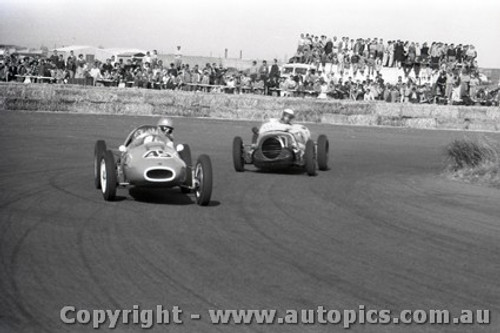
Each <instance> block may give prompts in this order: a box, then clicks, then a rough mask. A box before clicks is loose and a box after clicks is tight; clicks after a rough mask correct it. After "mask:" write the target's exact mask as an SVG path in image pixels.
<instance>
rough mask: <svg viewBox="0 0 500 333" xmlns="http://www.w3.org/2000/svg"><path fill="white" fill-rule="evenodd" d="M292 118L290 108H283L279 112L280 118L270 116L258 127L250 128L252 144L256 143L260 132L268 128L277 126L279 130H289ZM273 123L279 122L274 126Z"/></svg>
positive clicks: (293, 115) (292, 114) (293, 113)
mask: <svg viewBox="0 0 500 333" xmlns="http://www.w3.org/2000/svg"><path fill="white" fill-rule="evenodd" d="M293 118H295V112H294V111H293V110H292V109H285V110H283V112H282V113H281V117H280V119H276V118H271V119H270V120H269V121H268V122H267V123H264V124H263V126H261V128H260V129H259V128H257V127H254V128H252V132H253V136H252V144H253V145H255V144H256V143H257V138H258V137H259V133H260V132H262V131H267V130H268V129H269V128H276V127H279V128H280V129H281V130H284V131H289V130H290V129H291V126H292V119H293ZM273 124H280V125H278V126H276V125H273ZM283 125H285V126H283Z"/></svg>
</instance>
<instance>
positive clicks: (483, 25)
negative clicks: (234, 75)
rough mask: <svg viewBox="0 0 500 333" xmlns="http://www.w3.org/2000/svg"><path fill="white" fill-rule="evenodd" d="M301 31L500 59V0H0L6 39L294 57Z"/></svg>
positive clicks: (490, 62)
mask: <svg viewBox="0 0 500 333" xmlns="http://www.w3.org/2000/svg"><path fill="white" fill-rule="evenodd" d="M300 33H311V34H314V35H326V36H328V37H333V36H337V37H342V36H349V37H351V38H354V39H356V38H359V37H362V38H374V37H378V38H383V39H384V40H385V41H387V40H394V39H401V40H409V41H414V42H420V43H423V42H425V41H427V42H428V43H430V42H432V41H442V42H446V43H454V44H473V45H475V46H476V49H477V51H478V62H479V66H480V67H485V68H500V0H476V1H473V0H467V1H464V0H456V1H452V0H412V1H407V0H399V1H396V0H368V1H361V0H344V1H338V0H329V1H327V0H307V1H306V0H280V1H277V0H267V1H265V0H241V1H240V0H232V1H230V0H210V1H201V0H175V1H172V0H142V1H139V0H132V1H131V0H121V1H118V0H83V1H82V0H79V1H75V0H0V44H14V45H19V46H27V47H36V48H39V47H41V46H47V47H48V48H54V47H60V46H69V45H91V46H100V47H105V48H138V49H143V50H153V49H157V50H158V51H159V53H160V54H168V53H174V52H175V50H176V46H177V45H180V46H181V47H182V52H183V54H185V55H195V56H215V57H223V56H224V49H226V48H227V49H228V55H229V57H232V58H237V57H239V55H240V50H241V51H242V52H243V58H244V59H255V60H261V59H267V60H270V59H272V58H278V59H280V60H284V59H285V57H288V58H289V57H292V56H293V54H294V52H295V50H296V46H297V41H298V37H299V35H300Z"/></svg>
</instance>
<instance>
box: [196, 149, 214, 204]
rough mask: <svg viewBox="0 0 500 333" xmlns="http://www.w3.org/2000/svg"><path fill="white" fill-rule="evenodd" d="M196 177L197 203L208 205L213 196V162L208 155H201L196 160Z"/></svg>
mask: <svg viewBox="0 0 500 333" xmlns="http://www.w3.org/2000/svg"><path fill="white" fill-rule="evenodd" d="M194 177H195V180H196V184H197V186H196V189H195V194H196V203H197V204H198V205H200V206H206V205H208V204H209V203H210V197H211V196H212V180H213V179H212V162H211V161H210V157H208V155H201V156H200V157H198V161H197V162H196V167H195V172H194Z"/></svg>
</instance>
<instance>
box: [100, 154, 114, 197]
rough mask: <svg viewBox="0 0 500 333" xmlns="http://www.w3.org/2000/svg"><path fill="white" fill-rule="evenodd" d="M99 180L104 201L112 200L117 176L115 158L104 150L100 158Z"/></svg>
mask: <svg viewBox="0 0 500 333" xmlns="http://www.w3.org/2000/svg"><path fill="white" fill-rule="evenodd" d="M99 178H100V183H101V192H102V196H103V197H104V200H106V201H112V200H114V199H115V197H116V185H117V176H116V165H115V158H114V157H113V153H112V152H111V151H110V150H106V151H105V152H104V154H103V155H102V157H101V163H100V172H99Z"/></svg>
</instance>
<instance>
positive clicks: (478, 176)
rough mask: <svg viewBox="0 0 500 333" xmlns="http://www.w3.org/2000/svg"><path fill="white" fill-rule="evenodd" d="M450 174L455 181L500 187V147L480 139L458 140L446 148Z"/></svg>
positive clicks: (486, 139) (484, 138) (485, 138)
mask: <svg viewBox="0 0 500 333" xmlns="http://www.w3.org/2000/svg"><path fill="white" fill-rule="evenodd" d="M446 155H447V160H448V163H447V164H448V168H447V169H448V172H449V174H450V176H451V177H452V178H454V179H459V180H463V181H466V182H469V183H479V184H485V185H490V186H494V187H500V146H499V144H498V143H497V142H495V141H493V140H491V139H489V138H487V137H480V138H478V139H471V138H468V137H465V138H464V139H456V140H454V141H453V142H451V143H450V144H449V145H448V146H447V147H446Z"/></svg>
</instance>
